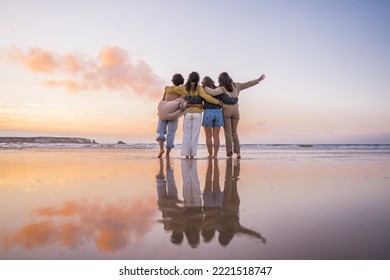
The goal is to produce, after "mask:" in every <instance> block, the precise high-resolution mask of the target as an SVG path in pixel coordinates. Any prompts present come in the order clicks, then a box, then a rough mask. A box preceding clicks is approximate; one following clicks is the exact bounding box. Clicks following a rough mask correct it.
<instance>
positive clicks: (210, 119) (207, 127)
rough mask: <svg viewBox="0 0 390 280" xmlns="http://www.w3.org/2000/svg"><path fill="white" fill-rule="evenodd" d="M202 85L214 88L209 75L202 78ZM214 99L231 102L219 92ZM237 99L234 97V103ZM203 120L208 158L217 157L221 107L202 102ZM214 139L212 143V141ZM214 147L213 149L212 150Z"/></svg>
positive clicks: (221, 124) (221, 123) (221, 121)
mask: <svg viewBox="0 0 390 280" xmlns="http://www.w3.org/2000/svg"><path fill="white" fill-rule="evenodd" d="M202 86H203V87H209V88H213V89H215V88H216V86H215V83H214V81H213V80H212V79H211V78H210V77H209V76H205V77H204V78H203V80H202ZM214 97H215V98H216V99H218V100H221V101H222V102H223V103H225V102H226V104H232V101H231V99H232V98H231V97H229V96H227V95H226V94H220V95H217V96H214ZM237 101H238V99H234V101H233V102H234V103H233V104H235V103H237ZM203 109H204V112H203V121H202V126H203V127H204V132H205V135H206V146H207V151H208V153H209V155H208V157H209V158H217V157H218V150H219V144H220V141H219V131H220V130H221V127H223V125H224V121H223V114H222V107H221V106H219V105H215V104H211V103H209V102H207V101H205V102H204V104H203ZM213 140H214V143H213ZM213 148H214V151H213Z"/></svg>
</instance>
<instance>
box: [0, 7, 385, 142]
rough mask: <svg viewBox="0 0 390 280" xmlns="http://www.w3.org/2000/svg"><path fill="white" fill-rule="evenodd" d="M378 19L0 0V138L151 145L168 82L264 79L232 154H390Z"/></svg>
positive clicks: (248, 96) (327, 10)
mask: <svg viewBox="0 0 390 280" xmlns="http://www.w3.org/2000/svg"><path fill="white" fill-rule="evenodd" d="M389 15H390V1H386V0H383V1H380V0H317V1H312V0H296V1H288V0H272V1H271V0H253V1H251V0H241V1H231V0H220V1H219V0H215V1H205V0H198V1H187V0H184V1H179V0H166V1H159V0H156V1H152V0H143V1H133V0H129V1H126V0H123V1H120V0H113V1H100V0H94V1H91V0H83V1H74V0H68V1H63V0H50V1H49V0H26V1H22V0H0V136H45V135H46V136H78V137H86V138H91V139H96V141H98V142H101V143H106V142H117V141H118V140H122V141H125V142H127V143H136V142H147V143H153V142H154V141H155V140H154V139H155V136H156V132H155V131H156V124H157V115H156V112H157V111H156V107H157V103H158V101H159V99H160V98H161V96H162V94H163V88H164V86H165V85H170V84H171V82H170V80H171V77H172V75H173V74H174V73H181V74H182V75H183V76H184V77H185V78H187V76H188V74H189V73H190V72H191V71H197V72H199V73H200V75H201V77H203V76H205V75H209V76H211V77H212V78H213V79H214V80H217V79H218V75H219V74H220V73H221V72H225V71H226V72H228V73H229V74H230V76H231V77H232V78H233V80H235V81H236V82H246V81H249V80H252V79H255V78H257V77H259V76H260V75H261V74H263V73H264V74H265V75H266V79H265V80H264V81H262V82H261V83H260V84H259V85H257V86H255V87H253V88H250V89H247V90H245V91H243V92H242V93H241V95H240V101H239V103H240V110H241V121H240V126H239V134H240V136H241V142H242V143H271V144H273V143H379V144H386V143H390V82H389V81H390V53H389V50H390V29H389V27H390V17H389ZM181 131H182V130H181V121H180V123H179V130H178V133H177V136H176V143H181V135H182V132H181ZM223 138H224V137H223V133H221V139H223ZM222 142H224V141H222ZM200 143H204V133H203V131H202V132H201V139H200Z"/></svg>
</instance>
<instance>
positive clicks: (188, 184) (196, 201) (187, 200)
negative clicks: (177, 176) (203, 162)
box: [181, 159, 202, 207]
mask: <svg viewBox="0 0 390 280" xmlns="http://www.w3.org/2000/svg"><path fill="white" fill-rule="evenodd" d="M181 175H182V178H183V199H184V206H185V207H202V193H201V191H200V181H199V176H198V161H197V160H191V159H189V160H182V161H181Z"/></svg>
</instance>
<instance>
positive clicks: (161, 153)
mask: <svg viewBox="0 0 390 280" xmlns="http://www.w3.org/2000/svg"><path fill="white" fill-rule="evenodd" d="M164 152H165V151H164V149H162V150H160V153H159V154H158V156H157V157H158V158H161V157H162V155H163V153H164Z"/></svg>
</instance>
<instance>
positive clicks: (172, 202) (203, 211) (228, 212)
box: [156, 158, 266, 248]
mask: <svg viewBox="0 0 390 280" xmlns="http://www.w3.org/2000/svg"><path fill="white" fill-rule="evenodd" d="M197 164H198V161H197V160H188V159H186V160H184V159H183V160H181V174H182V182H183V186H182V190H183V195H182V197H183V200H180V199H179V196H178V191H177V186H176V182H175V178H174V168H173V167H172V163H171V161H170V160H169V159H168V160H166V161H164V160H162V159H160V167H159V172H158V174H157V176H156V178H157V193H158V201H157V204H158V207H159V210H160V211H161V212H162V219H161V222H162V223H163V226H164V230H165V231H168V232H170V233H171V237H170V238H171V242H172V243H174V244H178V245H180V244H182V243H183V240H184V237H185V238H186V240H187V242H188V244H189V245H190V246H191V247H192V248H196V247H197V246H198V245H199V244H200V242H201V239H203V242H205V243H209V242H210V241H212V240H213V239H214V238H218V242H219V244H220V245H222V246H227V245H228V244H229V243H230V242H231V240H232V239H233V238H234V237H235V236H236V235H245V236H248V237H250V238H255V239H256V240H260V242H262V243H265V242H266V240H265V238H264V237H263V236H262V235H261V234H260V233H259V232H256V231H254V230H251V229H248V228H246V227H244V226H242V225H241V224H240V218H239V214H240V197H239V194H238V186H237V182H238V180H239V176H240V161H239V160H233V159H231V158H229V159H227V160H226V172H225V177H224V186H223V190H222V188H221V184H220V181H221V179H220V177H221V176H220V169H219V164H218V159H208V163H207V170H206V178H205V181H204V182H205V183H204V188H203V191H201V186H200V181H199V176H198V166H197ZM216 235H218V237H216Z"/></svg>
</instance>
